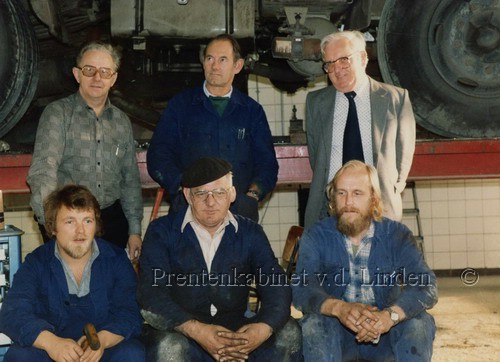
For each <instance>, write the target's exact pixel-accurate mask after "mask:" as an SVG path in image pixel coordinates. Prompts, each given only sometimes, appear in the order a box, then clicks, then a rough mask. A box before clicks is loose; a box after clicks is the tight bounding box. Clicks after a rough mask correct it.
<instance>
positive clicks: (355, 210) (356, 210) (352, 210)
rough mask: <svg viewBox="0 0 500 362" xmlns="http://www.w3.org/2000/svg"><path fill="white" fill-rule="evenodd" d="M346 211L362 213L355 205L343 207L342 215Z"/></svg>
mask: <svg viewBox="0 0 500 362" xmlns="http://www.w3.org/2000/svg"><path fill="white" fill-rule="evenodd" d="M346 212H356V213H358V214H359V213H360V212H359V209H358V208H355V207H343V208H342V209H340V216H342V215H343V214H344V213H346Z"/></svg>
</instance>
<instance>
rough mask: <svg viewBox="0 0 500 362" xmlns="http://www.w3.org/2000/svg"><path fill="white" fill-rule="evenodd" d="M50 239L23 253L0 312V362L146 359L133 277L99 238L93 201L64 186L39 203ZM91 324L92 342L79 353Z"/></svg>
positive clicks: (81, 190) (121, 255) (82, 190)
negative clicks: (3, 344) (4, 343)
mask: <svg viewBox="0 0 500 362" xmlns="http://www.w3.org/2000/svg"><path fill="white" fill-rule="evenodd" d="M44 211H45V221H46V223H45V226H46V228H47V232H48V233H49V235H51V236H52V240H51V241H49V242H48V243H46V244H44V245H42V246H40V247H38V248H37V249H36V250H34V251H33V252H32V253H30V254H28V255H27V256H26V259H25V261H24V263H23V264H22V265H21V267H20V268H19V270H18V271H17V273H16V275H15V277H14V281H13V283H12V288H10V289H9V292H8V294H7V296H6V298H5V301H4V303H3V305H2V309H1V311H0V331H1V332H3V333H5V334H6V335H8V336H9V337H10V338H11V339H12V341H13V345H12V346H10V347H9V350H8V351H7V354H6V355H5V358H4V361H5V362H8V361H47V362H49V361H75V362H76V361H130V362H140V361H145V351H144V346H143V345H142V343H141V342H140V341H139V340H138V339H137V337H138V336H139V334H140V331H141V326H142V318H141V315H140V313H139V307H138V305H137V300H136V299H135V292H136V287H137V277H136V275H135V273H134V270H133V268H132V264H131V263H130V261H129V259H128V257H127V254H126V253H125V251H124V250H123V249H121V248H119V247H117V246H115V245H112V244H111V243H108V242H107V241H105V240H103V239H99V238H94V236H96V235H99V233H100V228H101V218H100V209H99V204H98V202H97V200H96V198H95V197H94V196H93V195H92V193H91V192H90V191H89V190H88V189H87V188H86V187H84V186H77V185H68V186H65V187H63V188H61V189H58V190H56V191H53V192H52V193H51V194H49V195H48V197H47V198H46V200H45V202H44ZM87 323H92V324H93V325H94V327H95V329H96V332H97V336H98V338H99V343H92V344H91V345H90V347H91V348H85V347H84V346H83V342H84V340H85V339H86V336H85V335H84V332H83V330H84V326H85V324H87Z"/></svg>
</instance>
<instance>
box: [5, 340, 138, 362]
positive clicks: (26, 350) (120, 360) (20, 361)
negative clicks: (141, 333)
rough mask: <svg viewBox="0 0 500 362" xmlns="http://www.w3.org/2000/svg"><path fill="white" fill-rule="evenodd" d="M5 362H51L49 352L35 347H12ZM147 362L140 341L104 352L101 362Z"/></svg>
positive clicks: (123, 344) (132, 341) (123, 342)
mask: <svg viewBox="0 0 500 362" xmlns="http://www.w3.org/2000/svg"><path fill="white" fill-rule="evenodd" d="M3 360H4V362H27V361H36V362H51V361H52V359H51V358H50V357H49V355H48V354H47V352H45V351H44V350H41V349H38V348H35V347H21V346H19V345H16V344H14V345H12V346H10V347H9V350H8V351H7V353H6V354H5V356H4V359H3ZM143 361H144V362H145V361H146V353H145V350H144V345H143V344H142V343H141V342H140V341H139V340H138V339H129V340H127V341H122V342H120V343H118V344H117V345H116V346H114V347H111V348H109V349H105V350H104V354H103V355H102V358H101V362H143Z"/></svg>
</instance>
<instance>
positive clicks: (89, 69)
mask: <svg viewBox="0 0 500 362" xmlns="http://www.w3.org/2000/svg"><path fill="white" fill-rule="evenodd" d="M76 68H78V69H80V70H81V71H82V74H83V75H84V76H86V77H90V78H91V77H93V76H94V75H95V74H96V73H97V72H99V74H100V75H101V78H102V79H109V78H111V77H112V76H113V75H115V74H116V73H117V72H115V71H113V70H112V69H110V68H96V67H94V66H93V65H84V66H83V67H81V68H80V67H76Z"/></svg>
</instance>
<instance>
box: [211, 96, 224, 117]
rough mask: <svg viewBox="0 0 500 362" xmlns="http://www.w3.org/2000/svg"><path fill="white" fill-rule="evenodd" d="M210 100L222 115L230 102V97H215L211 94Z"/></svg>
mask: <svg viewBox="0 0 500 362" xmlns="http://www.w3.org/2000/svg"><path fill="white" fill-rule="evenodd" d="M209 98H210V101H211V102H212V104H213V106H214V108H215V110H216V111H217V113H218V114H219V116H221V117H222V115H223V114H224V111H225V110H226V106H227V104H228V102H229V97H214V96H210V97H209Z"/></svg>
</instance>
